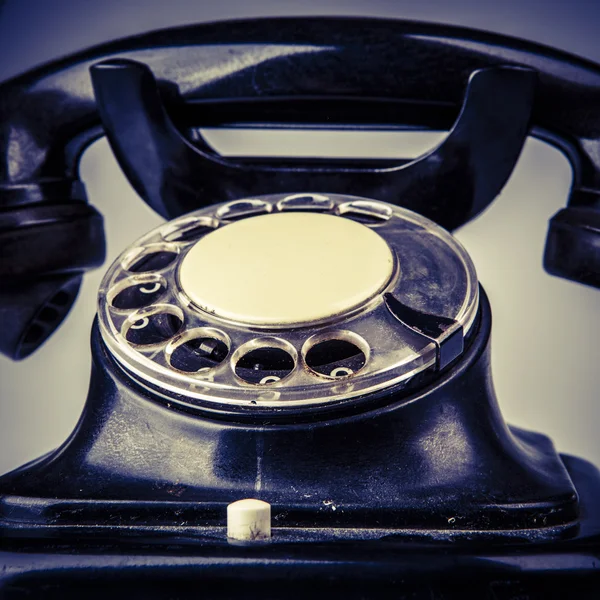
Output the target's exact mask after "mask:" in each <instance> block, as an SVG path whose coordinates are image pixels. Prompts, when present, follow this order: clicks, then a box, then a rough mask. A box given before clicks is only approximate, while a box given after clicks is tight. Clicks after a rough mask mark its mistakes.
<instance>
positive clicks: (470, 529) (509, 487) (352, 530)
mask: <svg viewBox="0 0 600 600" xmlns="http://www.w3.org/2000/svg"><path fill="white" fill-rule="evenodd" d="M482 296H483V301H482V315H481V321H480V325H479V329H478V331H477V333H476V334H475V336H474V338H473V340H472V342H471V343H470V346H469V347H468V348H467V350H466V352H465V354H464V355H463V356H462V357H461V358H460V359H459V360H458V361H457V362H456V363H455V364H454V365H453V366H452V367H450V368H449V369H446V370H445V371H443V372H441V373H440V374H439V375H434V376H433V378H432V379H430V381H429V383H427V382H424V387H422V388H421V389H420V390H419V391H413V392H409V393H408V394H407V392H401V391H399V390H397V389H396V390H395V389H393V388H392V389H391V390H390V391H387V392H385V393H382V394H380V395H379V396H375V397H372V398H371V401H370V402H369V403H368V404H367V405H365V404H364V403H363V404H361V403H356V404H352V403H351V404H350V406H349V407H347V408H345V409H340V407H337V408H336V409H335V410H334V411H333V412H332V413H331V414H329V415H327V414H319V415H317V416H316V418H315V419H313V420H309V421H305V422H304V423H302V422H301V421H302V420H301V419H298V418H297V417H291V420H290V417H288V418H287V420H286V419H285V418H284V420H283V421H281V420H280V422H274V420H273V419H270V418H269V415H268V413H264V412H263V414H262V415H258V416H256V415H255V416H254V417H251V416H249V417H248V419H249V420H248V419H246V422H240V420H239V416H238V415H235V416H234V415H228V414H227V413H226V412H221V413H220V414H218V413H212V414H210V413H207V412H206V411H205V410H203V409H199V411H198V412H195V413H181V412H179V411H176V410H174V409H173V408H172V407H171V406H170V404H169V398H168V397H165V396H159V395H157V394H155V393H152V392H150V391H149V390H144V389H143V388H141V387H139V386H138V385H137V384H136V383H135V382H134V381H133V380H132V379H131V378H130V377H129V376H128V375H126V374H125V373H124V372H122V371H121V369H120V368H119V367H118V366H117V365H116V364H115V363H114V362H113V361H112V359H111V358H110V357H109V356H108V355H107V353H106V349H105V348H104V347H103V345H102V342H101V340H100V336H99V333H98V330H97V326H94V334H93V339H92V345H93V356H94V368H93V373H92V381H91V385H90V394H89V397H88V401H87V404H86V407H85V410H84V414H83V415H82V418H81V420H80V422H79V424H78V426H77V428H76V430H75V431H74V433H73V435H72V436H71V438H70V439H69V440H68V441H67V442H66V443H65V444H64V445H63V446H62V447H61V448H59V449H58V450H57V451H55V452H54V453H51V454H50V455H47V456H45V457H42V458H41V459H39V460H38V461H35V462H34V463H32V464H30V465H26V466H25V467H22V468H21V469H19V470H17V471H14V472H13V473H12V474H9V475H6V476H4V477H3V478H1V479H0V493H1V494H2V497H1V502H0V531H1V535H2V541H1V546H0V560H2V561H4V564H5V565H6V568H5V570H4V571H3V573H2V575H0V586H4V587H3V588H1V587H0V589H4V590H6V591H7V593H8V592H11V593H13V592H14V593H15V594H18V593H25V592H24V590H25V591H27V590H36V589H37V590H39V589H42V591H44V590H45V591H46V592H48V590H50V591H52V590H53V589H54V586H55V587H56V589H55V590H54V591H55V592H56V593H58V590H60V591H62V593H65V594H66V593H71V592H72V593H73V594H75V593H76V592H78V591H79V590H80V589H81V588H79V587H78V586H79V585H80V583H79V582H80V581H82V580H81V579H80V578H81V577H85V580H86V581H88V582H89V581H97V582H98V584H99V585H100V588H99V589H103V590H105V591H106V592H108V591H110V592H111V593H112V594H117V595H118V597H121V596H122V595H127V594H128V593H131V591H132V589H133V586H135V585H138V586H141V587H138V588H137V589H138V591H139V590H141V589H144V585H145V584H144V583H143V582H141V580H140V577H143V578H144V579H145V578H146V577H147V576H148V577H150V578H151V580H152V581H156V582H159V581H163V580H164V578H165V577H167V578H172V582H173V585H174V586H175V588H176V589H181V590H183V587H182V588H178V587H177V586H183V585H184V584H187V585H189V584H191V583H192V582H193V581H202V582H204V583H205V584H207V585H208V583H209V582H213V581H214V582H215V583H214V584H212V585H217V584H218V582H219V581H221V579H223V578H224V581H225V580H226V581H227V582H228V583H227V584H226V585H229V586H231V588H230V589H229V592H227V593H230V594H234V593H240V592H241V590H240V589H239V588H238V587H236V586H237V582H239V583H240V585H241V582H243V581H247V580H248V577H249V576H250V575H249V573H250V571H253V575H252V576H251V577H252V578H254V579H255V580H256V582H260V581H263V582H265V584H267V583H268V586H269V587H268V591H269V592H273V591H275V590H278V589H279V588H278V587H277V585H278V582H281V583H282V582H283V581H286V580H287V581H288V582H289V581H298V582H299V583H300V582H303V581H304V582H307V581H312V582H313V583H318V584H319V585H326V586H333V587H332V589H333V590H336V589H340V588H342V589H343V586H344V585H345V583H347V582H349V581H355V582H356V584H357V585H358V586H359V587H360V586H364V585H366V584H367V582H372V585H373V586H374V588H372V590H371V591H372V592H373V593H377V594H382V593H384V592H385V591H386V590H388V591H389V590H390V587H389V586H392V587H393V586H395V585H396V586H400V587H398V588H397V589H401V590H402V591H406V590H410V589H411V587H410V586H416V587H415V590H417V591H418V592H419V593H424V592H423V589H425V590H426V589H427V587H425V588H423V586H424V585H425V586H426V585H430V584H431V582H430V581H429V579H430V578H431V577H432V576H433V575H435V576H436V578H437V579H436V581H437V582H438V584H439V585H440V586H442V587H440V588H439V589H438V588H437V587H434V588H432V589H433V590H434V591H436V590H438V591H439V590H441V589H444V590H446V587H444V586H446V585H450V583H452V582H453V583H452V585H455V586H458V588H460V586H461V585H464V583H465V580H464V577H465V575H466V574H467V573H469V580H470V581H471V580H472V581H477V582H478V583H477V585H481V586H482V589H486V588H485V585H490V581H496V582H499V581H503V582H505V584H506V585H508V584H509V583H510V584H511V585H512V584H515V585H516V584H519V585H523V582H524V581H525V582H527V581H528V582H530V583H531V582H533V584H532V585H534V584H535V585H538V587H535V585H534V587H532V588H531V589H538V588H539V585H541V583H542V582H544V583H548V580H547V579H546V578H547V577H554V578H555V579H556V581H558V580H560V581H563V583H564V582H565V581H566V582H567V583H564V584H565V585H568V586H570V587H568V589H570V590H572V589H575V588H574V587H573V586H574V585H575V584H577V582H578V581H579V578H583V579H582V581H586V585H587V586H595V585H596V584H597V583H598V579H597V574H598V566H597V565H598V564H600V563H599V562H598V561H599V560H600V510H599V509H598V504H597V502H596V498H597V495H598V492H599V490H600V475H599V473H598V471H597V470H596V469H595V468H594V467H592V466H591V465H589V464H588V463H585V461H581V460H578V459H573V458H570V457H559V456H558V455H557V454H556V453H555V451H554V449H553V447H552V444H551V442H550V441H549V440H548V438H546V437H545V436H542V435H540V434H536V433H531V432H526V431H523V430H518V429H509V428H507V427H506V425H505V424H504V423H503V421H502V418H501V415H500V413H499V411H498V407H497V404H496V400H495V397H494V393H493V389H492V384H491V378H490V372H489V363H490V356H489V331H490V313H489V306H488V304H487V301H486V300H485V296H484V295H483V294H482ZM233 418H235V420H231V419H233ZM249 496H251V497H259V498H263V499H266V500H268V501H270V502H271V503H272V515H273V528H274V529H273V534H274V537H273V539H272V541H271V543H270V544H266V545H265V544H254V545H252V546H249V547H248V546H246V547H244V546H232V545H230V544H228V542H227V539H226V533H225V512H226V505H227V503H228V502H230V501H232V500H236V499H239V498H240V497H249ZM265 561H266V562H265ZM261 565H262V566H261ZM99 567H100V568H101V571H98V568H99ZM190 569H191V570H192V571H191V572H190ZM352 569H354V570H355V572H354V574H351V573H350V571H351V570H352ZM192 573H193V575H192ZM323 577H325V580H323ZM540 577H542V579H540ZM574 577H575V579H574ZM190 578H191V579H190ZM428 581H429V583H427V584H425V583H424V582H428ZM442 582H443V585H442ZM511 582H512V583H511ZM146 583H148V582H146ZM219 585H220V584H219ZM224 585H225V583H224ZM452 585H451V586H450V588H448V589H451V588H452ZM38 586H41V587H38ZM422 588H423V589H422ZM160 589H161V588H160V586H159V587H158V588H156V589H155V591H156V593H159V592H158V590H160ZM224 589H225V588H223V589H220V588H219V589H217V590H215V592H214V594H215V597H222V595H223V594H224V593H225V591H224ZM361 589H362V588H361ZM394 589H396V588H394ZM460 589H462V590H463V593H464V587H463V588H460ZM528 589H529V588H528ZM560 589H562V590H564V589H566V588H560ZM590 589H595V588H594V587H592V588H590ZM163 591H164V590H163ZM438 591H436V593H438ZM246 592H247V593H250V592H248V590H246ZM148 593H150V592H148ZM290 593H291V592H290ZM415 593H416V592H415ZM440 593H441V592H440ZM219 595H220V596H219ZM17 597H18V596H17ZM149 597H152V596H149ZM419 597H420V596H419ZM430 597H431V596H430ZM433 597H437V596H433ZM440 597H446V596H440Z"/></svg>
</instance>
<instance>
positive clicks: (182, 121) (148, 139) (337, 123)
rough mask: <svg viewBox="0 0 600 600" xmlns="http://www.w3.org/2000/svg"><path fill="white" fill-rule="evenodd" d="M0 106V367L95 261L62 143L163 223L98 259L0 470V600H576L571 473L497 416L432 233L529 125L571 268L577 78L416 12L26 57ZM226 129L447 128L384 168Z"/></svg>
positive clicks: (553, 255) (596, 131) (591, 249)
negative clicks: (51, 384)
mask: <svg viewBox="0 0 600 600" xmlns="http://www.w3.org/2000/svg"><path fill="white" fill-rule="evenodd" d="M0 115H1V125H0V127H1V132H2V133H1V135H0V156H1V158H2V160H1V166H0V169H1V171H0V256H1V257H2V260H1V262H0V275H1V276H2V281H3V284H2V288H1V289H0V351H1V352H2V353H3V354H5V355H7V356H9V357H11V358H13V359H22V358H25V357H27V356H28V355H29V354H31V353H32V352H34V351H35V350H36V349H37V348H38V347H39V346H40V345H41V344H42V343H43V342H44V341H45V340H46V339H47V338H48V337H49V336H50V335H51V334H52V332H53V331H54V330H55V329H56V328H57V327H58V325H59V324H60V322H61V321H62V320H63V319H64V317H65V316H66V315H67V313H68V312H69V310H70V308H71V306H72V304H73V302H74V299H75V297H76V295H77V291H78V288H79V285H80V282H81V278H82V276H83V273H84V272H85V271H86V270H88V269H91V268H95V267H98V266H100V265H101V264H102V262H103V260H104V257H105V246H104V233H103V221H102V217H101V216H100V213H99V212H98V211H97V210H96V209H95V208H94V207H92V206H90V205H89V204H88V203H87V200H86V195H85V188H84V185H83V183H82V182H81V181H80V179H79V176H78V162H79V159H80V157H81V155H82V152H83V151H84V149H85V148H86V147H87V146H88V145H89V144H90V143H91V142H92V141H94V140H95V139H97V138H98V137H100V136H102V135H106V136H107V137H108V140H109V142H110V144H111V147H112V149H113V151H114V153H115V155H116V157H117V159H118V161H119V163H120V165H121V167H122V169H123V171H124V173H125V174H126V176H127V178H128V179H129V181H130V182H131V184H132V185H133V187H134V188H135V190H136V191H137V193H138V194H139V195H140V197H141V198H142V199H143V200H144V201H145V202H146V203H147V204H148V205H149V206H150V207H152V208H153V209H154V210H155V211H156V212H158V213H159V214H160V215H161V216H163V217H165V218H166V219H167V222H166V223H165V224H163V225H161V226H160V227H158V228H156V229H155V230H153V231H151V232H150V233H148V234H147V235H145V236H143V237H142V238H140V239H139V240H137V241H136V242H135V243H134V244H133V245H132V246H130V247H129V248H127V249H126V250H125V251H124V252H123V253H122V254H121V255H120V256H119V257H118V259H117V260H116V261H115V262H114V263H113V265H112V266H111V267H110V268H109V269H108V271H107V273H106V275H105V276H104V279H103V281H102V284H101V286H100V290H99V296H98V298H99V299H98V316H97V319H96V321H95V323H94V325H93V328H92V355H93V368H92V377H91V384H90V391H89V396H88V400H87V403H86V406H85V409H84V412H83V415H82V417H81V419H80V421H79V424H78V425H77V427H76V429H75V431H74V432H73V434H72V435H71V436H70V438H69V439H68V440H67V441H66V442H65V443H64V444H63V445H62V446H61V447H60V448H59V449H58V450H56V451H55V452H52V453H50V454H48V455H46V456H43V457H41V458H40V459H38V460H36V461H34V462H32V463H29V464H28V465H25V466H24V467H21V468H19V469H17V470H16V471H13V472H12V473H9V474H7V475H5V476H3V477H2V478H0V540H1V541H0V564H3V565H4V567H3V569H2V570H0V586H1V589H2V590H3V593H4V594H5V595H6V597H20V596H21V595H27V594H31V595H33V596H34V597H42V596H44V597H47V596H52V597H61V598H66V597H81V595H82V593H83V590H86V591H85V593H86V597H96V596H94V595H93V594H97V595H98V597H104V596H105V595H107V594H108V593H111V594H115V593H117V594H121V593H122V594H124V595H128V596H129V597H138V596H139V597H141V596H144V597H148V598H153V597H163V595H165V596H167V597H187V596H186V595H185V594H188V593H189V590H192V591H193V593H195V594H197V593H198V590H200V589H203V590H205V591H206V593H207V594H209V595H211V594H212V595H219V596H222V597H231V596H236V595H238V594H243V595H244V596H249V597H259V596H260V597H265V596H266V597H281V596H282V595H283V594H285V595H287V596H291V597H294V596H298V597H299V596H300V595H306V594H307V593H310V592H311V591H312V590H317V591H318V592H319V593H322V592H327V593H332V594H338V595H339V594H341V593H343V594H345V595H346V596H348V597H373V596H386V595H390V596H391V595H393V596H394V597H428V598H454V597H465V595H466V594H469V595H475V596H478V597H490V598H505V597H506V598H513V597H531V598H533V597H536V598H537V597H553V596H549V595H547V594H550V593H552V594H563V595H562V596H560V595H559V596H556V597H566V596H565V595H564V594H566V593H567V592H568V594H569V597H589V598H595V597H597V593H598V590H599V589H600V586H599V581H598V571H599V565H600V508H599V502H598V500H599V498H600V475H599V474H598V471H597V470H596V469H595V468H594V467H593V466H592V465H590V464H589V463H586V462H585V461H583V460H580V459H577V458H573V457H570V456H563V455H559V454H558V453H557V452H556V451H555V449H554V447H553V445H552V443H551V441H550V440H549V439H548V438H547V437H545V436H543V435H541V434H537V433H532V432H528V431H523V430H520V429H517V428H509V427H508V426H507V425H505V423H504V421H503V419H502V417H501V415H500V413H499V410H498V407H497V404H496V399H495V395H494V391H493V386H492V382H491V375H490V369H489V362H490V357H489V333H490V327H491V316H490V307H489V304H488V301H487V299H486V296H485V293H484V291H483V289H482V288H481V287H480V286H479V284H478V281H477V274H476V273H475V269H474V267H473V264H472V262H471V259H470V258H469V256H468V254H467V253H466V251H465V250H464V248H462V246H461V245H460V244H459V243H458V242H457V241H456V239H455V238H453V236H452V235H451V234H450V233H448V230H450V231H451V230H453V229H456V228H457V227H459V226H461V225H463V224H465V223H466V222H468V221H469V220H471V219H473V218H474V217H475V216H477V215H478V214H479V213H480V212H481V211H483V210H484V209H485V208H486V207H487V206H488V205H489V204H490V203H491V202H492V200H494V198H495V197H496V196H497V195H498V193H499V192H500V190H501V189H502V187H503V186H504V184H505V183H506V181H507V179H508V177H509V175H510V174H511V172H512V170H513V167H514V165H515V163H516V161H517V158H518V157H519V154H520V152H521V149H522V147H523V144H524V141H525V139H526V137H527V136H528V135H533V136H535V137H538V138H540V139H542V140H544V141H547V142H550V143H551V144H553V145H555V146H556V147H558V148H559V149H560V150H561V151H562V152H563V153H564V154H565V155H566V156H567V157H568V159H569V161H570V162H571V165H572V167H573V173H574V177H573V185H572V188H571V191H570V195H569V199H568V205H567V207H566V208H564V209H562V210H561V211H559V212H558V213H557V214H556V215H555V216H554V217H553V218H552V219H551V221H550V224H549V229H548V236H547V241H546V248H545V254H544V266H545V268H546V270H547V271H548V272H549V273H551V274H553V275H557V276H560V277H564V278H567V279H571V280H574V281H577V282H580V283H584V284H587V285H591V286H595V287H599V286H600V204H599V198H600V152H599V147H600V66H598V65H595V64H593V63H589V62H586V61H584V60H582V59H579V58H577V57H574V56H571V55H568V54H565V53H561V52H558V51H555V50H552V49H550V48H546V47H542V46H538V45H535V44H531V43H527V42H524V41H520V40H515V39H510V38H505V37H501V36H496V35H491V34H484V33H481V32H477V31H472V30H465V29H459V28H453V27H446V26H437V25H425V24H421V23H413V22H403V21H392V20H372V19H337V18H293V19H261V20H249V21H231V22H223V23H213V24H208V25H201V26H192V27H185V28H178V29H169V30H165V31H159V32H156V33H151V34H148V35H143V36H138V37H135V38H130V39H126V40H122V41H119V42H116V43H111V44H107V45H104V46H100V47H97V48H94V49H92V50H90V51H86V52H85V53H82V54H78V55H75V56H72V57H69V58H68V59H65V60H62V61H59V62H55V63H52V64H49V65H46V66H44V67H43V68H41V69H37V70H33V71H31V72H29V73H26V74H25V75H22V76H20V77H18V78H16V79H14V80H11V81H9V82H6V83H4V84H2V85H1V86H0ZM248 124H251V125H252V126H253V127H271V128H272V127H286V128H302V127H308V126H310V127H316V126H319V127H323V128H333V129H335V128H347V129H353V130H356V129H373V128H393V129H407V128H408V129H432V130H449V134H448V136H447V138H446V139H445V140H444V141H443V142H442V143H441V144H440V145H439V146H438V147H436V148H435V149H433V150H432V151H430V152H428V153H426V154H425V155H423V156H421V157H419V158H417V159H414V160H410V161H408V160H407V161H398V160H383V159H377V160H363V159H361V160H358V159H336V160H333V159H310V160H309V159H291V158H286V159H282V158H273V159H269V158H264V159H260V158H256V157H253V158H249V157H224V156H221V155H219V154H218V153H217V152H215V151H214V150H213V149H212V148H211V147H210V145H209V144H208V143H207V142H206V141H205V140H204V139H203V137H202V133H201V128H203V127H208V126H224V125H225V126H228V127H236V126H244V125H246V126H247V125H248ZM531 201H535V199H531ZM90 586H92V587H90ZM90 589H91V590H92V591H90ZM90 594H92V595H90ZM544 594H546V595H544ZM519 595H520V596H519Z"/></svg>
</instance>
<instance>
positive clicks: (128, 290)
mask: <svg viewBox="0 0 600 600" xmlns="http://www.w3.org/2000/svg"><path fill="white" fill-rule="evenodd" d="M166 289H167V284H166V282H165V280H164V279H162V277H161V278H158V277H147V278H144V279H139V278H138V279H136V278H130V279H126V280H124V281H122V282H119V284H117V285H116V286H115V287H114V288H113V290H111V291H110V292H109V294H108V298H109V302H110V305H111V306H112V307H113V308H116V309H118V310H133V309H137V308H143V307H145V306H150V305H151V304H154V303H155V302H156V301H157V300H158V299H159V298H160V297H161V296H162V295H163V294H164V293H165V291H166Z"/></svg>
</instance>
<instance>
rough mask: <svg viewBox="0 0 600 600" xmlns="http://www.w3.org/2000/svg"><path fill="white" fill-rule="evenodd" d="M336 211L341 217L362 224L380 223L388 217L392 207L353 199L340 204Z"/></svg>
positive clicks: (390, 214)
mask: <svg viewBox="0 0 600 600" xmlns="http://www.w3.org/2000/svg"><path fill="white" fill-rule="evenodd" d="M337 213H338V214H339V215H340V216H341V217H345V218H347V219H352V220H353V221H357V222H358V223H362V224H363V225H381V224H382V223H385V222H386V221H388V220H389V219H390V217H391V216H392V209H391V208H390V207H389V206H385V205H384V204H381V203H379V202H371V201H369V200H355V201H353V202H346V203H345V204H340V206H338V209H337Z"/></svg>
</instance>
